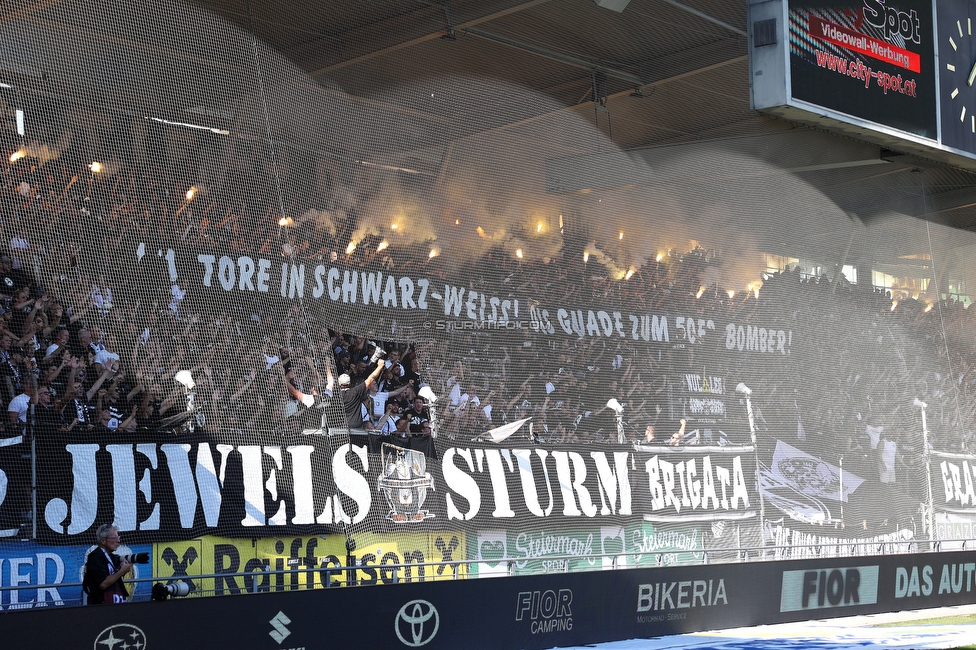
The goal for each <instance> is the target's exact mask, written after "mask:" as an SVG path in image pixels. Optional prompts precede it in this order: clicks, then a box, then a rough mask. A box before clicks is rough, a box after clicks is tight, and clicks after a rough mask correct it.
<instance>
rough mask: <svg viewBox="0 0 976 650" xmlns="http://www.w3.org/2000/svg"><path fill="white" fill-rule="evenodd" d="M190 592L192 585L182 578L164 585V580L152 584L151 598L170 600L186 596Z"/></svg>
mask: <svg viewBox="0 0 976 650" xmlns="http://www.w3.org/2000/svg"><path fill="white" fill-rule="evenodd" d="M189 593H190V585H188V584H187V583H185V582H183V581H182V580H177V581H176V582H171V583H169V584H168V585H164V584H163V583H162V582H157V583H156V584H154V585H153V586H152V596H151V598H152V599H153V600H168V599H170V598H179V597H181V596H186V595H187V594H189Z"/></svg>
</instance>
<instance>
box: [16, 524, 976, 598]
mask: <svg viewBox="0 0 976 650" xmlns="http://www.w3.org/2000/svg"><path fill="white" fill-rule="evenodd" d="M947 547H948V548H947ZM973 548H976V540H973V539H948V540H920V539H909V540H905V541H901V542H898V541H884V542H875V541H851V542H844V543H833V544H795V545H793V544H791V545H780V546H758V547H727V548H711V549H704V548H698V549H687V550H680V549H679V550H676V549H668V550H653V551H627V552H622V553H602V554H598V553H592V554H582V555H549V556H545V557H520V558H499V559H497V560H495V559H485V558H482V559H473V560H467V559H465V560H450V561H442V562H400V563H392V562H391V563H384V564H368V565H363V564H354V565H334V564H333V565H329V566H318V567H315V566H312V567H309V566H306V567H301V568H289V569H277V570H273V569H271V568H270V565H269V564H265V565H264V566H262V567H258V568H256V569H255V570H252V571H239V572H235V573H209V574H196V575H179V576H151V577H148V578H133V579H127V580H126V581H125V582H126V584H127V585H128V586H129V587H130V590H131V591H132V592H133V594H134V595H133V597H132V600H148V599H149V594H148V593H139V594H135V592H136V591H138V585H140V584H150V583H158V582H161V583H172V582H175V581H183V582H192V583H193V584H194V586H196V583H197V582H198V581H206V580H213V581H215V585H214V587H213V588H212V589H206V590H204V589H199V588H198V589H194V590H193V591H191V592H190V594H189V595H187V596H185V598H200V597H211V596H221V595H225V594H241V593H267V592H282V591H300V590H308V589H330V588H331V589H337V588H346V587H349V586H352V585H349V584H341V583H339V584H333V578H340V579H341V578H342V576H344V575H345V576H347V577H348V576H349V575H356V572H360V571H363V570H365V569H368V570H371V571H373V572H374V573H375V574H377V577H376V578H375V579H374V580H373V581H372V582H370V583H369V584H400V583H413V582H430V581H437V580H461V579H467V578H490V577H500V576H517V575H535V574H538V573H540V571H539V570H538V568H537V567H533V568H531V570H528V571H520V566H521V568H522V569H525V568H526V567H528V565H529V564H530V563H538V562H540V561H546V562H549V563H561V565H562V572H563V573H574V572H584V571H605V570H626V569H636V568H655V567H669V566H703V565H714V564H730V563H737V562H738V563H741V562H764V561H777V560H789V559H799V558H824V557H836V558H843V557H871V556H878V555H893V554H905V553H922V554H924V553H934V552H940V551H942V550H960V551H966V550H970V549H973ZM840 551H847V552H840ZM675 556H683V557H685V558H688V556H690V558H689V559H687V560H686V561H680V562H669V561H667V559H666V558H669V557H675ZM646 557H649V558H652V559H651V561H650V562H648V561H646V560H645V558H646ZM627 558H631V561H629V562H628V561H627ZM472 567H474V568H475V571H472ZM481 567H484V569H482V568H481ZM428 569H429V570H430V574H428ZM438 569H440V570H438ZM401 573H403V576H401ZM383 574H385V575H383ZM315 575H318V577H319V581H318V584H316V581H315V579H314V577H315ZM288 578H291V579H290V580H289V579H288ZM302 578H304V580H303V579H302ZM275 579H277V580H275ZM238 581H240V582H239V583H240V584H241V585H244V588H239V587H238V586H237V585H238ZM275 582H276V584H274V583H275ZM216 583H220V586H219V587H218V586H217V584H216ZM81 586H82V583H80V582H60V583H53V584H44V585H35V584H18V585H11V586H0V606H2V608H3V609H4V610H16V609H29V608H32V607H35V606H49V605H58V606H62V605H75V604H77V605H81V604H83V602H84V594H80V595H79V596H78V597H74V596H72V597H69V598H64V597H60V593H59V591H58V590H74V589H78V590H79V593H80V590H81ZM35 590H36V591H38V593H39V594H40V593H41V592H42V591H44V590H47V591H46V595H47V596H51V600H47V599H45V600H44V601H42V603H35V602H33V601H29V602H23V603H21V602H19V598H13V597H12V596H13V592H18V593H19V592H21V591H35ZM52 593H57V594H58V596H59V598H54V597H53V596H52ZM15 600H16V601H18V602H13V601H15Z"/></svg>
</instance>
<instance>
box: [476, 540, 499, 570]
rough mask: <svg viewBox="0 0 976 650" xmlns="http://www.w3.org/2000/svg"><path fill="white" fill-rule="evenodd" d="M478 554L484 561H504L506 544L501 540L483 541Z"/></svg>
mask: <svg viewBox="0 0 976 650" xmlns="http://www.w3.org/2000/svg"><path fill="white" fill-rule="evenodd" d="M478 552H479V554H480V555H481V559H482V560H488V561H489V564H491V562H490V561H491V560H495V561H496V563H497V560H502V559H504V558H505V542H503V541H501V540H482V541H481V544H479V546H478Z"/></svg>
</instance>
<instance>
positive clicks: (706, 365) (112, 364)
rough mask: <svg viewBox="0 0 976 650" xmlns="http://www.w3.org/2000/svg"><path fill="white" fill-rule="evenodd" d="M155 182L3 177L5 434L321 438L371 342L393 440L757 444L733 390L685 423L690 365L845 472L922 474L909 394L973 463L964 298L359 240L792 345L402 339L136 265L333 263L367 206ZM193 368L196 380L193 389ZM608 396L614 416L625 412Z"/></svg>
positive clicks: (59, 170)
mask: <svg viewBox="0 0 976 650" xmlns="http://www.w3.org/2000/svg"><path fill="white" fill-rule="evenodd" d="M164 177H165V176H164V175H159V176H157V175H154V173H153V171H152V170H144V171H140V172H138V173H137V172H126V171H124V170H120V171H116V173H115V174H114V175H113V176H99V175H98V174H94V173H92V172H91V171H90V169H88V168H85V167H82V168H78V169H72V168H70V166H69V165H68V163H66V162H63V161H58V160H56V161H54V162H49V163H47V164H45V165H43V166H40V165H38V164H37V163H36V161H31V160H30V159H28V160H21V161H18V162H14V163H11V164H9V165H8V166H7V167H6V169H5V170H4V171H3V173H2V177H0V216H2V232H0V241H2V248H3V250H2V257H0V309H2V315H0V394H2V401H3V403H4V404H5V405H6V406H7V409H8V418H9V420H10V421H9V423H8V428H7V434H6V436H7V438H13V437H16V436H18V435H21V434H22V433H23V431H24V429H25V426H26V423H27V421H28V418H34V419H35V421H36V426H37V427H38V428H39V429H41V428H46V429H47V430H48V431H50V432H52V433H53V432H61V433H92V434H99V433H101V434H115V433H118V432H126V431H136V430H139V429H143V430H147V431H150V432H153V433H154V434H158V433H163V432H177V433H178V432H179V431H182V430H185V429H186V428H203V429H206V430H214V431H217V430H221V431H231V432H233V431H237V432H252V431H281V432H284V433H295V432H298V431H301V430H303V429H307V428H310V427H315V426H320V424H321V423H320V422H317V421H316V417H320V416H321V412H322V411H321V409H319V410H318V411H316V410H315V409H310V408H308V406H309V405H308V403H307V402H306V401H303V399H302V397H303V396H305V395H315V394H318V395H322V396H324V395H325V394H326V393H329V392H333V391H334V390H336V388H337V387H336V386H335V383H336V382H335V381H334V378H338V377H339V376H340V375H348V376H349V378H350V380H351V382H352V384H353V385H355V384H356V383H358V382H361V381H362V380H363V379H364V378H365V377H366V376H368V375H369V374H370V373H371V372H372V370H373V367H374V366H372V365H371V363H370V357H371V355H372V353H373V351H374V349H375V347H377V346H378V347H380V348H382V349H383V350H384V351H385V353H386V358H385V360H382V361H381V362H380V363H381V364H382V366H383V369H382V371H381V372H380V374H379V376H378V378H377V380H376V381H374V382H372V386H371V387H370V389H369V395H368V396H367V397H366V399H365V400H363V404H362V416H363V426H364V428H366V429H372V430H375V431H378V432H380V433H382V434H390V435H393V434H396V433H399V434H400V435H407V434H421V435H423V434H427V433H431V432H435V433H436V434H437V435H439V436H447V437H451V438H463V439H470V438H474V437H478V436H481V435H483V434H485V432H487V431H489V430H490V429H493V428H496V427H499V426H501V425H504V424H507V423H511V422H515V421H517V420H520V419H523V418H530V420H529V421H528V423H527V424H526V426H525V427H524V428H523V429H522V430H521V431H520V432H519V433H518V434H517V435H516V436H514V437H513V438H512V440H521V441H523V444H524V441H525V439H526V436H531V437H532V438H534V439H535V441H536V442H547V443H563V444H575V443H581V442H598V441H607V442H613V441H616V440H617V438H618V432H619V427H620V426H622V427H623V430H624V435H625V437H626V438H627V441H628V443H632V442H640V443H648V442H651V443H667V442H673V443H676V444H677V443H680V444H694V443H708V442H712V443H725V442H727V441H731V442H747V441H748V439H749V438H750V431H749V426H748V424H747V421H746V417H745V407H744V404H743V402H742V398H741V396H738V395H735V394H734V393H731V391H728V390H726V392H725V394H724V395H722V396H719V397H720V398H721V399H723V400H724V402H725V404H726V409H727V410H726V414H725V416H723V417H719V418H713V419H712V420H710V421H706V420H694V419H692V418H690V417H689V414H688V412H687V410H686V409H685V407H684V406H683V405H684V404H685V403H686V400H685V397H683V393H682V390H683V389H682V381H681V377H683V376H684V375H685V374H686V373H699V374H703V375H711V376H719V377H723V378H724V379H725V383H726V385H727V386H734V385H735V384H736V383H737V382H739V381H744V382H745V383H748V384H749V385H750V387H751V389H752V394H753V401H754V403H755V406H756V408H757V411H756V422H757V430H758V433H759V436H758V437H759V443H760V446H761V448H764V450H765V451H766V452H768V451H769V449H771V446H772V445H775V441H776V440H777V439H782V440H788V441H790V443H791V444H793V445H795V446H797V447H799V448H801V449H805V450H807V451H809V452H810V453H812V454H814V455H817V456H822V457H824V458H825V459H828V460H831V461H832V462H835V460H834V459H833V458H832V456H845V458H847V459H848V461H849V462H850V463H851V465H852V466H854V467H855V468H857V469H859V470H862V471H865V472H868V473H870V472H873V471H875V469H877V471H878V472H879V474H880V475H882V476H884V475H885V474H884V473H885V472H886V471H896V472H897V471H898V467H900V466H903V467H912V466H913V465H914V464H915V463H916V462H917V459H918V457H919V454H918V452H919V450H920V449H921V444H922V443H921V439H920V431H921V427H920V422H919V412H918V409H917V407H913V400H914V399H916V398H918V399H921V400H923V401H924V402H926V403H927V405H928V425H929V428H930V429H931V434H932V435H931V438H930V443H931V444H932V445H933V446H934V447H935V448H938V449H945V450H952V451H963V452H966V451H972V450H973V449H974V448H976V438H974V436H976V399H972V398H973V397H974V396H976V395H974V393H976V363H974V359H973V356H972V352H971V346H970V345H971V344H970V343H969V341H972V340H976V339H974V337H973V334H974V332H973V329H974V327H976V319H974V318H973V317H972V315H971V313H970V311H969V310H967V309H966V308H965V307H964V305H963V304H961V303H958V302H955V301H952V300H950V301H941V302H936V303H933V304H931V305H929V304H927V303H925V302H922V301H919V300H914V299H911V298H908V299H903V300H901V301H900V302H897V303H895V302H894V301H893V299H892V296H891V295H890V293H887V292H884V291H881V290H874V289H871V288H869V287H866V286H864V285H851V284H849V283H847V282H846V281H845V280H844V278H843V277H842V276H840V275H839V274H838V275H836V276H834V277H828V276H826V275H821V276H819V277H812V276H807V275H804V274H801V273H800V272H799V270H797V269H792V270H790V269H788V270H786V271H783V272H779V273H770V274H766V276H765V278H764V284H763V286H762V289H761V290H760V291H758V292H747V291H746V292H740V293H738V294H735V295H734V296H730V292H728V291H727V290H726V288H725V287H720V286H716V285H714V284H713V285H711V286H704V287H703V286H702V284H703V281H702V278H703V277H705V276H706V270H707V269H709V268H712V267H714V266H716V265H717V264H718V263H720V261H721V260H716V259H715V254H714V253H712V252H709V251H705V250H704V249H701V248H696V249H694V250H692V251H687V252H684V251H672V252H671V253H670V254H669V255H668V256H666V257H665V258H664V259H663V260H660V261H658V262H651V263H649V264H647V265H645V266H644V267H643V268H642V269H640V270H638V271H637V272H636V274H634V276H633V277H631V278H629V279H627V280H617V279H614V278H613V277H612V276H611V274H610V273H608V272H606V271H605V270H604V269H603V268H602V267H601V266H599V265H598V264H596V263H595V262H593V261H590V262H589V263H586V262H584V261H583V260H584V257H583V254H582V253H583V250H584V247H585V245H586V243H587V241H586V238H585V236H583V235H580V236H573V235H572V234H567V235H566V237H565V241H564V245H563V250H562V252H561V253H560V254H559V255H557V256H555V257H554V258H553V259H548V260H546V261H545V262H543V261H538V262H529V261H523V260H520V259H515V258H514V257H513V256H511V255H508V254H507V253H504V252H503V251H500V250H498V251H494V252H491V253H489V254H488V255H487V256H486V257H483V258H480V259H477V260H471V261H464V260H454V261H452V262H451V266H447V265H446V264H447V262H443V263H442V262H441V261H440V260H430V259H428V256H426V255H424V254H422V253H418V251H412V250H407V251H397V250H394V249H387V250H385V251H382V252H377V251H376V249H377V247H376V246H375V243H373V245H372V246H370V245H369V244H370V243H371V242H370V240H368V239H367V240H366V241H365V242H364V244H363V245H362V246H360V247H359V248H358V249H357V252H355V253H353V254H349V255H345V256H344V257H343V263H345V264H346V265H348V266H351V267H361V268H364V269H367V268H380V267H382V268H386V269H395V270H397V271H403V269H406V268H407V267H411V266H412V267H414V268H413V269H412V271H411V272H415V273H423V274H424V275H426V276H428V277H432V278H433V277H445V276H446V274H448V273H450V276H451V277H452V278H468V280H466V283H467V284H468V286H470V287H472V288H473V289H474V290H482V289H483V288H484V286H486V284H492V281H494V285H496V286H497V287H502V289H501V290H502V291H507V292H510V296H511V297H515V298H518V297H524V296H544V297H545V299H546V300H552V302H553V303H558V304H561V305H562V304H575V305H595V306H597V307H595V308H599V306H603V305H606V306H611V307H612V306H614V305H617V306H626V308H627V310H628V311H630V312H638V311H641V312H653V313H659V314H671V315H686V316H694V317H695V318H703V319H711V320H713V321H714V322H715V323H717V324H721V325H724V324H725V323H730V322H731V323H736V324H741V325H749V324H755V325H757V326H758V325H762V326H764V327H776V328H780V329H783V330H787V331H791V332H793V339H792V342H791V345H790V348H789V354H788V355H781V354H776V355H755V354H744V353H741V352H739V351H737V350H734V349H733V350H727V349H726V348H725V345H724V340H725V332H724V331H721V330H720V329H716V330H715V331H713V332H708V333H707V334H706V337H705V339H704V341H703V342H699V344H688V345H685V344H684V343H686V342H684V343H682V342H678V343H680V344H675V343H672V344H663V343H656V342H649V343H648V342H644V341H635V340H633V339H631V338H610V337H580V338H575V337H573V336H569V335H564V334H563V333H562V332H561V331H559V330H558V329H557V332H556V334H553V335H544V334H540V333H539V332H536V331H534V330H533V329H532V328H531V327H528V328H521V329H513V330H511V331H475V330H464V329H450V328H449V329H446V330H444V331H441V332H438V333H437V336H436V337H431V334H430V332H429V331H428V332H425V330H424V329H422V328H421V327H419V324H418V323H416V322H412V321H410V320H409V319H407V318H406V317H404V318H402V319H401V321H402V322H399V323H398V322H396V320H395V319H393V318H390V317H388V316H383V315H382V314H380V315H379V316H375V317H373V318H368V317H367V318H363V317H361V314H358V313H350V314H345V313H341V312H340V309H341V308H336V307H335V306H331V305H329V306H325V307H322V306H318V305H310V304H307V303H304V302H301V301H286V300H278V301H277V302H274V301H270V300H266V301H264V302H261V303H254V302H246V301H244V300H233V299H231V298H233V296H231V298H226V297H225V299H222V300H217V299H213V298H212V296H207V295H203V294H201V293H200V292H199V291H196V290H194V289H191V288H188V287H186V286H183V287H180V286H179V284H178V283H177V284H174V283H172V282H171V281H170V280H169V279H168V278H167V277H166V275H165V274H164V273H163V274H159V273H156V274H153V273H150V272H149V271H147V270H146V268H147V267H146V266H144V265H143V266H140V265H139V264H138V263H137V262H136V260H135V256H134V251H135V250H136V248H137V246H138V244H139V243H140V242H143V243H145V246H146V249H147V250H148V251H149V252H148V253H147V254H148V255H150V256H152V255H153V254H154V253H155V251H156V250H157V249H160V250H163V249H166V248H173V249H177V250H180V251H183V252H184V253H185V254H187V255H188V256H190V255H192V257H191V259H195V254H196V252H197V251H200V250H204V251H211V252H212V251H214V250H218V251H219V250H224V249H226V250H234V251H240V252H241V253H249V254H255V255H256V254H261V255H265V256H276V255H277V256H282V257H283V258H284V257H293V258H295V259H299V260H318V259H324V260H331V261H335V260H336V259H338V258H340V257H341V256H343V252H342V251H343V250H344V248H345V246H344V242H347V241H348V238H349V234H350V232H351V231H352V229H353V228H354V225H355V218H356V217H355V214H354V212H351V213H349V214H347V215H346V221H341V222H340V223H339V228H338V230H335V231H325V230H322V229H319V228H316V226H315V224H314V223H312V222H309V223H303V224H299V225H297V226H294V227H282V226H278V225H277V222H276V221H275V219H274V215H273V214H272V213H269V214H268V215H266V217H267V219H266V221H268V223H267V224H266V223H263V222H261V221H260V220H258V219H255V218H254V217H253V214H252V213H250V212H248V210H249V208H248V206H247V205H246V203H245V201H244V200H243V199H242V200H241V201H240V202H238V203H234V200H233V197H219V200H217V199H215V200H214V201H213V202H211V203H209V204H208V205H204V204H205V202H200V203H191V199H190V198H189V195H187V194H186V188H185V187H180V186H177V185H174V186H172V187H167V186H166V184H165V182H164V181H162V180H160V179H161V178H164ZM217 204H219V205H217ZM215 205H216V206H217V207H215ZM218 211H219V212H218ZM246 214H251V216H250V217H248V218H245V215H246ZM269 224H272V225H269ZM140 259H141V258H140ZM418 260H422V261H418ZM421 266H422V267H423V268H422V269H421V270H420V271H417V270H416V269H417V268H419V267H421ZM486 269H490V270H491V275H490V276H489V277H488V278H487V279H486V278H485V275H486ZM454 282H457V280H454ZM702 289H704V291H702ZM492 291H498V289H492ZM186 371H189V374H190V377H191V379H190V381H186V380H185V379H181V374H180V373H181V372H186ZM425 385H427V386H429V387H430V388H431V389H432V391H433V393H434V394H435V395H437V396H438V398H439V399H438V401H437V402H436V403H435V404H434V405H431V404H429V403H428V402H427V401H426V400H424V399H422V398H420V397H419V396H418V391H419V389H420V387H421V386H425ZM191 388H192V390H191ZM611 399H613V400H617V403H619V404H620V405H621V406H622V407H623V411H622V415H621V417H620V418H619V420H618V417H617V413H616V412H615V410H614V409H613V408H611V407H609V406H608V402H609V401H610V400H611ZM32 404H33V405H34V407H35V408H34V409H33V414H31V411H32V409H31V408H30V406H31V405H32ZM326 410H327V411H328V409H326ZM432 410H435V412H434V413H432V412H431V411H432ZM316 413H318V415H316ZM432 415H433V417H432ZM340 417H341V416H340ZM326 424H327V425H328V424H331V425H333V426H340V427H341V426H342V424H343V423H342V422H341V420H340V421H338V422H327V423H326Z"/></svg>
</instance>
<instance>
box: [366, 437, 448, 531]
mask: <svg viewBox="0 0 976 650" xmlns="http://www.w3.org/2000/svg"><path fill="white" fill-rule="evenodd" d="M380 453H381V456H380V458H381V460H382V467H383V473H382V474H380V477H379V479H377V481H376V483H377V487H378V488H379V490H380V492H382V493H383V495H384V496H385V497H386V501H387V503H389V504H390V511H389V513H387V515H386V518H387V519H389V520H390V521H396V522H411V521H423V520H424V519H428V518H430V517H433V516H434V515H433V514H432V513H431V512H430V511H429V510H423V505H424V501H425V500H426V499H427V490H433V489H434V479H433V478H432V477H431V475H430V473H428V472H427V457H426V456H424V454H423V452H419V451H412V450H410V449H402V448H400V447H396V446H394V445H390V444H384V445H383V447H382V449H381V450H380Z"/></svg>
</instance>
